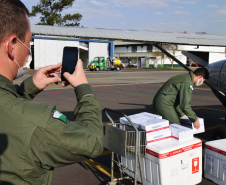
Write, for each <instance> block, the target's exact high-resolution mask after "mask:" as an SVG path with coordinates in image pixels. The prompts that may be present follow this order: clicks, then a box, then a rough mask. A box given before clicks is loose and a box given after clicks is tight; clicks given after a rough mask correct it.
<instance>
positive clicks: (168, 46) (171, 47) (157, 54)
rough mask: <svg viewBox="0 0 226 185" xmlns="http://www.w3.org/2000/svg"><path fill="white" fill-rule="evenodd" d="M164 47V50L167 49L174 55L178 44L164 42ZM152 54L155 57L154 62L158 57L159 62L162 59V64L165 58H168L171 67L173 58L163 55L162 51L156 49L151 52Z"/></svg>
mask: <svg viewBox="0 0 226 185" xmlns="http://www.w3.org/2000/svg"><path fill="white" fill-rule="evenodd" d="M162 46H163V45H162ZM164 48H165V50H167V51H168V52H169V53H171V54H172V55H173V56H175V57H176V52H177V51H178V45H174V44H164ZM152 56H153V57H155V58H156V59H155V62H157V60H158V58H161V63H162V61H163V65H164V60H165V58H168V59H169V60H170V62H171V69H173V62H174V61H173V59H171V58H170V57H168V56H167V55H165V54H164V53H163V52H161V51H159V50H157V51H156V52H153V53H152Z"/></svg>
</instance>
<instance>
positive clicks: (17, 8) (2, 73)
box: [0, 0, 103, 185]
mask: <svg viewBox="0 0 226 185" xmlns="http://www.w3.org/2000/svg"><path fill="white" fill-rule="evenodd" d="M28 15H29V12H28V10H27V8H26V7H25V6H24V4H23V3H22V2H21V1H20V0H0V28H1V29H0V66H1V67H0V184H7V185H51V184H52V177H53V172H54V168H56V167H59V166H65V165H68V164H72V163H76V162H80V161H83V160H86V159H88V158H93V157H96V156H98V155H99V154H100V153H101V152H102V151H103V123H102V114H101V108H100V105H99V103H98V101H97V100H96V97H95V94H94V92H93V90H92V87H91V86H90V85H89V84H88V82H87V79H86V76H85V73H84V71H83V64H82V61H81V60H80V59H79V60H78V63H77V66H76V68H75V72H74V73H73V74H69V73H64V74H63V75H64V77H65V78H66V79H67V80H68V82H69V83H70V84H71V85H72V86H73V87H74V91H75V94H76V97H77V105H76V107H75V110H74V118H75V121H69V120H68V119H67V117H66V116H65V115H63V114H62V113H60V112H59V111H57V110H56V109H55V108H54V107H52V106H48V105H46V104H44V103H40V102H35V101H32V99H33V98H34V97H35V96H36V95H37V94H38V93H39V92H41V91H42V90H43V89H44V88H45V87H47V86H48V85H49V84H51V83H58V82H61V78H60V77H59V76H58V75H57V74H56V72H57V71H59V72H60V71H61V65H62V64H61V63H60V64H56V65H51V66H47V67H43V68H40V69H39V70H38V71H37V72H36V73H35V74H34V75H33V76H31V77H29V78H28V79H26V80H24V82H23V83H22V84H21V85H20V86H18V85H13V80H14V79H16V78H18V77H19V76H22V75H23V74H24V72H25V70H26V68H25V67H24V66H25V65H27V64H29V62H30V61H31V60H30V59H31V58H30V55H31V50H30V40H31V39H32V34H31V30H30V22H29V18H28ZM27 61H29V62H28V63H27ZM66 85H67V84H66V83H62V86H63V87H65V86H66ZM72 101H73V100H72ZM74 101H76V99H75V100H74Z"/></svg>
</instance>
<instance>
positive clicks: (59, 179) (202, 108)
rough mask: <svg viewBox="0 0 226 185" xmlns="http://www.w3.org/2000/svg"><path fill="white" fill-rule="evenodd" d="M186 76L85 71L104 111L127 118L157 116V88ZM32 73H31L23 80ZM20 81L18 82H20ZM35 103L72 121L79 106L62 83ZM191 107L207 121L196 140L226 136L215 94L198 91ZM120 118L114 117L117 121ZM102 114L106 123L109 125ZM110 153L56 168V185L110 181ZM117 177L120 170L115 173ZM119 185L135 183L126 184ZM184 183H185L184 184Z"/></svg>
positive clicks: (224, 112)
mask: <svg viewBox="0 0 226 185" xmlns="http://www.w3.org/2000/svg"><path fill="white" fill-rule="evenodd" d="M181 73H185V71H172V70H167V71H161V70H160V71H159V70H136V69H133V70H124V71H120V72H115V71H100V72H89V71H86V75H87V77H88V81H89V83H90V84H91V85H92V86H93V88H94V91H95V93H96V96H97V99H98V100H99V102H100V105H101V108H102V109H104V108H111V109H115V110H117V111H121V112H123V113H125V114H127V115H131V114H136V113H140V112H151V113H154V111H153V108H152V100H153V97H154V95H155V94H156V92H157V91H158V89H159V88H160V87H161V86H162V84H163V83H164V82H165V81H166V80H167V79H169V78H170V77H172V76H174V75H177V74H181ZM31 74H33V71H28V74H27V75H26V76H25V77H24V78H26V77H28V76H30V75H31ZM22 80H23V79H18V80H17V81H16V82H15V83H20V82H21V81H22ZM34 101H41V102H45V103H46V104H48V105H52V106H56V108H57V110H58V111H60V112H62V113H63V114H65V115H66V116H67V117H68V119H70V120H73V110H74V107H75V106H76V98H75V95H74V92H73V89H72V88H71V87H67V88H61V86H60V84H58V85H51V86H50V87H48V88H47V90H44V91H43V92H41V93H40V94H39V95H37V97H36V98H35V99H34ZM191 105H192V108H193V109H194V111H195V112H196V113H197V115H198V117H202V118H204V119H205V126H206V132H205V133H202V134H197V135H196V137H198V138H200V139H202V141H203V142H206V141H211V140H214V139H216V138H219V137H225V135H224V132H223V129H224V128H225V115H226V109H225V107H223V105H221V103H220V102H219V100H218V99H217V98H216V97H215V96H214V95H213V93H212V92H211V90H210V89H209V88H208V87H207V86H206V85H203V86H201V87H197V88H195V90H194V91H193V95H192V102H191ZM119 117H120V116H118V115H112V118H113V119H114V120H118V119H119ZM108 121H109V120H108V118H107V117H106V116H105V115H104V114H103V122H104V123H106V122H108ZM110 165H111V153H110V151H107V150H105V151H104V153H103V154H102V155H101V156H99V157H97V158H95V159H91V160H87V161H84V162H81V163H77V164H72V165H69V166H65V167H60V168H56V169H55V173H54V179H53V185H62V184H63V185H104V184H107V183H108V182H109V181H110V173H111V172H110V168H111V167H110ZM115 172H116V176H117V174H118V171H117V170H115ZM119 184H132V183H131V182H130V181H126V182H125V181H123V182H120V183H119ZM182 184H183V183H182ZM213 184H214V183H212V182H211V181H209V180H207V179H205V178H203V180H202V182H201V183H200V185H213Z"/></svg>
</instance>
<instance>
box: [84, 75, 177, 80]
mask: <svg viewBox="0 0 226 185" xmlns="http://www.w3.org/2000/svg"><path fill="white" fill-rule="evenodd" d="M163 76H175V75H147V76H115V77H113V76H109V77H107V76H104V77H96V78H88V77H87V79H88V80H92V79H106V78H108V79H118V78H122V79H124V78H143V77H150V78H151V77H163Z"/></svg>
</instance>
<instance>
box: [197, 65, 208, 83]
mask: <svg viewBox="0 0 226 185" xmlns="http://www.w3.org/2000/svg"><path fill="white" fill-rule="evenodd" d="M194 74H195V75H196V76H203V78H204V79H206V80H207V79H209V71H208V70H207V69H206V68H204V67H201V68H198V69H196V70H195V71H194Z"/></svg>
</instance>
